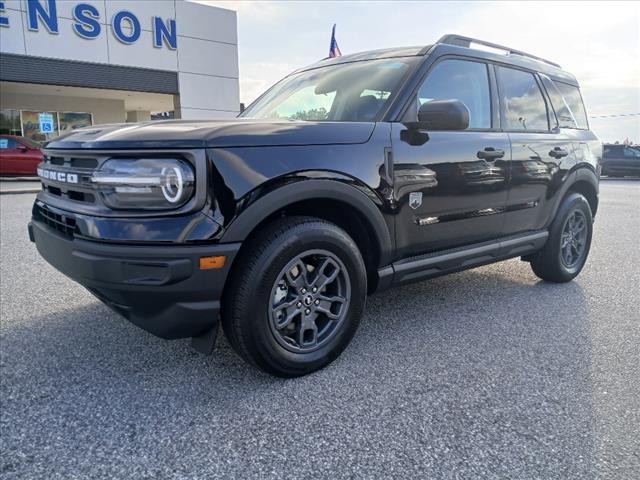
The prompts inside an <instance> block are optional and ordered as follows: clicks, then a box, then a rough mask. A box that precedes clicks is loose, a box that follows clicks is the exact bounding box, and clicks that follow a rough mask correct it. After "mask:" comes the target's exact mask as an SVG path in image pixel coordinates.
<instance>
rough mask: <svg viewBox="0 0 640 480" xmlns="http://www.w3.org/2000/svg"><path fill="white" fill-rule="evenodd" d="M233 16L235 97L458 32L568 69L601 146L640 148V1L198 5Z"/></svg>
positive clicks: (246, 98)
mask: <svg viewBox="0 0 640 480" xmlns="http://www.w3.org/2000/svg"><path fill="white" fill-rule="evenodd" d="M196 1H198V2H199V3H206V4H209V5H214V6H219V7H222V8H227V9H231V10H236V11H237V15H238V45H239V46H238V50H239V63H240V64H239V68H240V101H241V102H243V103H245V105H248V104H249V103H251V102H252V101H253V100H254V99H255V98H256V97H257V96H258V95H260V94H261V93H262V92H263V91H264V90H266V89H267V88H268V87H270V86H271V85H273V84H274V83H275V82H277V81H278V80H279V79H280V78H282V77H284V76H285V75H287V74H289V73H291V72H292V71H293V70H295V69H297V68H300V67H303V66H306V65H309V64H312V63H315V62H317V61H318V60H320V59H322V58H324V57H326V56H327V54H328V50H329V40H330V36H331V27H332V25H333V24H334V23H336V24H337V32H336V38H337V40H338V44H339V46H340V49H341V50H342V53H343V54H349V53H355V52H360V51H364V50H372V49H376V48H388V47H397V46H411V45H428V44H430V43H433V42H435V41H436V40H437V39H438V38H439V37H441V36H442V35H444V34H445V33H457V34H460V35H465V36H470V37H476V38H481V39H484V40H488V41H490V42H494V43H498V44H502V45H508V46H510V47H512V48H516V49H519V50H524V51H525V52H528V53H531V54H534V55H537V56H540V57H543V58H548V59H549V60H552V61H554V62H556V63H559V64H560V65H562V67H563V68H564V69H565V70H567V71H569V72H571V73H573V74H574V75H575V76H576V78H577V79H578V82H579V83H580V85H581V88H582V95H583V97H584V100H585V104H586V107H587V111H588V113H589V116H590V117H591V118H590V119H589V122H590V125H591V128H592V130H594V131H595V132H596V133H597V134H598V136H599V137H600V138H601V139H602V140H603V141H605V142H612V141H616V140H619V141H623V140H624V139H625V138H629V139H630V140H631V141H634V142H635V143H640V115H636V116H620V117H608V118H602V117H603V116H605V115H619V114H629V113H636V114H639V113H640V2H637V1H635V2H613V1H609V2H477V1H471V2H463V1H461V2H439V1H433V2H428V1H406V2H405V1H395V2H389V1H362V2H355V1H335V2H334V1H305V2H303V1H266V0H244V1H232V0H196Z"/></svg>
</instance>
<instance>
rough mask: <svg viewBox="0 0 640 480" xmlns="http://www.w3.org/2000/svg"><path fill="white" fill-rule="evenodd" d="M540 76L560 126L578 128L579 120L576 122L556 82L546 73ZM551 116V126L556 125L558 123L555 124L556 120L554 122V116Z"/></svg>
mask: <svg viewBox="0 0 640 480" xmlns="http://www.w3.org/2000/svg"><path fill="white" fill-rule="evenodd" d="M540 78H541V79H542V85H544V88H545V90H546V91H547V94H548V95H549V98H550V99H551V106H552V107H553V110H554V111H555V113H556V120H557V124H556V125H557V126H558V127H560V128H578V122H576V119H575V117H574V116H573V113H571V110H570V109H569V106H568V105H567V102H566V101H565V100H564V98H563V97H562V94H561V93H560V91H559V90H558V88H557V87H556V86H555V84H554V83H553V82H552V81H551V79H550V78H549V77H547V76H546V75H541V76H540ZM549 116H550V117H551V122H552V125H551V126H552V127H555V126H556V125H554V123H555V122H553V116H552V115H549Z"/></svg>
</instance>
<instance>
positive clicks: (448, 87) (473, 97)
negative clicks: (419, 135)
mask: <svg viewBox="0 0 640 480" xmlns="http://www.w3.org/2000/svg"><path fill="white" fill-rule="evenodd" d="M433 100H460V101H461V102H462V103H464V104H465V105H466V106H467V108H468V109H469V128H491V95H490V93H489V75H488V73H487V65H486V64H484V63H479V62H469V61H466V60H444V61H442V62H440V63H438V64H437V65H436V66H435V67H434V68H433V69H432V70H431V71H430V72H429V76H428V77H427V79H426V80H425V81H424V83H423V84H422V86H421V87H420V90H419V91H418V102H417V103H418V105H417V107H416V111H415V112H414V115H416V116H417V109H418V108H420V106H421V105H422V104H424V103H427V102H431V101H433Z"/></svg>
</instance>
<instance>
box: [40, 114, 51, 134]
mask: <svg viewBox="0 0 640 480" xmlns="http://www.w3.org/2000/svg"><path fill="white" fill-rule="evenodd" d="M38 120H39V123H40V131H41V132H42V133H53V114H51V113H41V114H39V115H38Z"/></svg>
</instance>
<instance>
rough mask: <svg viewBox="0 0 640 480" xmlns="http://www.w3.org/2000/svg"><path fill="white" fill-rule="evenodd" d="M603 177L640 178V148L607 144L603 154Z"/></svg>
mask: <svg viewBox="0 0 640 480" xmlns="http://www.w3.org/2000/svg"><path fill="white" fill-rule="evenodd" d="M602 175H606V176H608V177H624V176H629V177H638V176H640V146H636V147H632V146H631V145H622V144H613V143H612V144H605V145H604V150H603V153H602Z"/></svg>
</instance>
